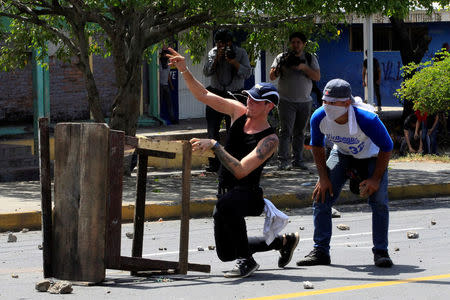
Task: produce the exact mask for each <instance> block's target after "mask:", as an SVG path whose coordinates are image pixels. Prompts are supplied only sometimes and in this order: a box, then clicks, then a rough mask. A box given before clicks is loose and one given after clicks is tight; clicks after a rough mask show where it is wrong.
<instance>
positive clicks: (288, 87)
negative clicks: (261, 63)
mask: <svg viewBox="0 0 450 300" xmlns="http://www.w3.org/2000/svg"><path fill="white" fill-rule="evenodd" d="M306 41H307V40H306V37H305V35H304V34H303V33H300V32H294V33H292V34H291V35H290V36H289V48H290V49H289V51H288V52H284V53H280V54H279V55H278V56H277V57H276V58H275V60H274V61H273V63H272V66H271V69H270V80H275V79H276V78H277V77H279V80H278V92H279V94H280V104H279V105H278V114H279V118H280V133H279V140H280V143H279V145H278V160H279V163H280V164H279V169H281V170H287V169H290V168H291V167H294V168H300V169H302V170H306V169H307V167H306V165H305V164H304V162H303V144H304V139H305V129H306V125H307V124H308V120H309V117H310V114H311V107H312V97H311V89H312V85H313V83H312V81H313V80H314V81H319V80H320V67H319V63H318V62H317V58H316V57H315V56H314V55H311V54H307V53H305V52H304V51H303V49H304V47H305V45H306ZM291 140H292V158H293V159H292V165H291V163H290V162H289V156H290V147H291Z"/></svg>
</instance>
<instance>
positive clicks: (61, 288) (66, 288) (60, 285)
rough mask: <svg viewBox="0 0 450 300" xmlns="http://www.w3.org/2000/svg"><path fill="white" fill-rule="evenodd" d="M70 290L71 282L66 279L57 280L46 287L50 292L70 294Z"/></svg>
mask: <svg viewBox="0 0 450 300" xmlns="http://www.w3.org/2000/svg"><path fill="white" fill-rule="evenodd" d="M72 291H73V289H72V283H71V282H69V281H66V280H63V281H58V282H56V283H55V284H53V285H52V286H51V287H50V288H49V289H48V292H49V293H50V294H70V293H72Z"/></svg>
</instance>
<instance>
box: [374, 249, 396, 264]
mask: <svg viewBox="0 0 450 300" xmlns="http://www.w3.org/2000/svg"><path fill="white" fill-rule="evenodd" d="M373 261H374V263H375V266H377V267H380V268H390V267H392V265H393V264H394V263H393V262H392V260H391V258H390V257H389V253H388V252H387V251H382V250H377V251H374V254H373Z"/></svg>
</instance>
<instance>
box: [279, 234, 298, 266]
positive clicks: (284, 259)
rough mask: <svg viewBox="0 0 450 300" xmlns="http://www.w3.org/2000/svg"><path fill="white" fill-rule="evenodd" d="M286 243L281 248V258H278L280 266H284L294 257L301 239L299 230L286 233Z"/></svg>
mask: <svg viewBox="0 0 450 300" xmlns="http://www.w3.org/2000/svg"><path fill="white" fill-rule="evenodd" d="M285 236H286V245H284V246H283V247H282V248H281V249H280V258H278V267H279V268H284V267H285V266H286V265H287V264H288V263H289V262H290V261H291V259H292V254H294V250H295V247H297V244H298V240H299V239H300V237H299V235H298V232H295V233H294V232H293V233H290V234H286V235H285Z"/></svg>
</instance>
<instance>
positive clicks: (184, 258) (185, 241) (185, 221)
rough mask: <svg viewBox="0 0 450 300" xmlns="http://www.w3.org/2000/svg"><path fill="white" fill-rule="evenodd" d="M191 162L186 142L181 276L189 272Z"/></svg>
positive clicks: (183, 180) (182, 184)
mask: <svg viewBox="0 0 450 300" xmlns="http://www.w3.org/2000/svg"><path fill="white" fill-rule="evenodd" d="M191 161H192V146H191V143H189V142H184V143H183V161H182V175H181V224H180V254H179V263H180V266H179V272H180V274H186V273H187V270H188V248H189V203H190V201H191Z"/></svg>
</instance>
